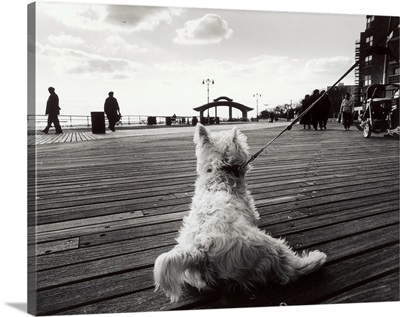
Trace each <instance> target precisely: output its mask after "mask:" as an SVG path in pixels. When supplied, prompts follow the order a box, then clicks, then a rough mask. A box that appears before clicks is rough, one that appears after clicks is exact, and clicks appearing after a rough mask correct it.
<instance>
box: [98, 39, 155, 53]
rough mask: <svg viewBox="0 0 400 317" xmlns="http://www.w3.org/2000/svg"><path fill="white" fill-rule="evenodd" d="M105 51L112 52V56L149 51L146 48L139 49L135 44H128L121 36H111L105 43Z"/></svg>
mask: <svg viewBox="0 0 400 317" xmlns="http://www.w3.org/2000/svg"><path fill="white" fill-rule="evenodd" d="M104 43H105V47H104V48H103V50H104V51H107V52H111V53H112V54H116V53H121V52H128V53H146V52H147V51H148V50H147V48H144V47H139V46H138V45H135V44H130V43H128V42H127V41H126V40H125V39H124V38H123V37H122V36H120V35H111V36H109V37H107V38H106V39H105V41H104Z"/></svg>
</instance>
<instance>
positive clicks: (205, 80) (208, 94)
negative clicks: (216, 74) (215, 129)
mask: <svg viewBox="0 0 400 317" xmlns="http://www.w3.org/2000/svg"><path fill="white" fill-rule="evenodd" d="M204 84H207V103H210V84H212V85H214V79H209V78H207V79H203V85H204ZM207 117H210V108H208V109H207Z"/></svg>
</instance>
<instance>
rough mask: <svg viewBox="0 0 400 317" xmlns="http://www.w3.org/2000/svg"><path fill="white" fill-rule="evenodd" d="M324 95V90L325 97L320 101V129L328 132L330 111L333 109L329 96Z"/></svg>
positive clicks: (322, 93) (323, 92)
mask: <svg viewBox="0 0 400 317" xmlns="http://www.w3.org/2000/svg"><path fill="white" fill-rule="evenodd" d="M324 94H325V90H322V91H321V96H322V95H323V97H322V98H321V99H320V101H319V103H320V107H319V108H320V109H321V117H320V128H321V129H324V130H326V124H327V123H328V118H329V110H330V109H331V101H330V99H329V96H328V94H325V95H324Z"/></svg>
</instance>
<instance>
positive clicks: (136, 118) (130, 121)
mask: <svg viewBox="0 0 400 317" xmlns="http://www.w3.org/2000/svg"><path fill="white" fill-rule="evenodd" d="M149 118H152V119H150V122H149ZM168 118H170V121H169V119H168ZM193 118H195V117H188V116H176V118H173V117H171V116H170V117H166V116H146V115H124V114H123V115H122V117H121V120H120V123H119V125H120V126H140V125H148V124H149V123H150V124H159V125H169V124H187V125H189V124H192V121H193ZM58 119H59V120H60V125H61V126H62V127H64V128H65V127H70V128H85V127H86V128H89V127H91V126H92V119H91V116H90V115H88V116H85V115H59V116H58ZM105 120H106V124H108V120H107V116H105ZM46 125H47V115H32V114H28V129H40V128H44V127H46Z"/></svg>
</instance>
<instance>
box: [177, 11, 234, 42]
mask: <svg viewBox="0 0 400 317" xmlns="http://www.w3.org/2000/svg"><path fill="white" fill-rule="evenodd" d="M176 34H177V36H176V37H175V38H174V39H173V41H174V42H175V43H178V44H195V45H204V44H215V43H220V42H221V41H222V40H224V39H229V38H230V37H231V36H232V34H233V30H232V29H231V28H230V27H229V24H228V22H226V21H225V20H223V19H222V18H221V17H220V16H219V15H217V14H206V15H205V16H203V17H202V18H200V19H197V20H189V21H187V22H186V23H185V25H184V27H183V28H181V29H178V30H176Z"/></svg>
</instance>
